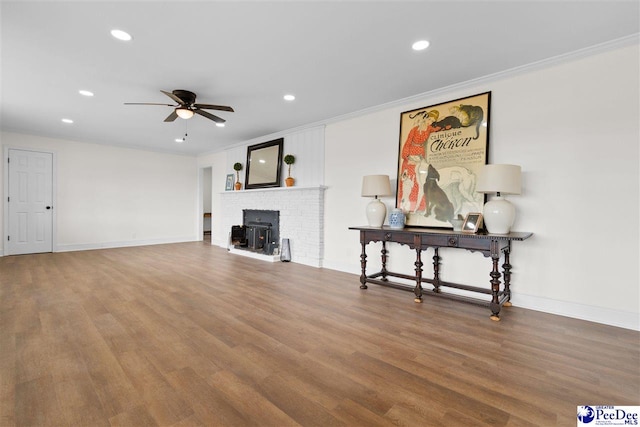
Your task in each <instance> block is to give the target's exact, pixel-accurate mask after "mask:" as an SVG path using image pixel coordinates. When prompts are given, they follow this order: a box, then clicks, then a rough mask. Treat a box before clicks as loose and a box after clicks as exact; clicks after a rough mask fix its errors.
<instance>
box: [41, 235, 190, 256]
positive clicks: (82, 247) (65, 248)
mask: <svg viewBox="0 0 640 427" xmlns="http://www.w3.org/2000/svg"><path fill="white" fill-rule="evenodd" d="M198 240H199V239H198V238H197V237H196V236H184V237H171V238H166V239H148V240H129V241H121V242H98V243H80V244H74V245H57V246H56V248H55V249H54V250H53V251H54V252H74V251H90V250H94V249H113V248H124V247H130V246H148V245H163V244H167V243H184V242H197V241H198Z"/></svg>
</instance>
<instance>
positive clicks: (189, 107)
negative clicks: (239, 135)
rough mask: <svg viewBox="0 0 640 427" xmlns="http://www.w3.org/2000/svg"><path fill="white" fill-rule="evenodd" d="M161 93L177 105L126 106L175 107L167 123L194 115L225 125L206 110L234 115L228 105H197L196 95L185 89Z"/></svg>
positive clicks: (133, 103) (148, 103) (127, 103)
mask: <svg viewBox="0 0 640 427" xmlns="http://www.w3.org/2000/svg"><path fill="white" fill-rule="evenodd" d="M160 92H162V93H164V94H165V95H167V96H168V97H169V98H171V99H172V100H174V101H175V102H176V103H177V105H173V104H157V103H153V102H125V105H163V106H167V107H173V108H174V110H173V111H172V112H171V114H169V115H168V116H167V118H166V119H164V121H165V122H172V121H174V120H175V119H177V118H178V117H180V118H182V119H185V120H187V119H190V118H191V117H193V115H194V114H197V115H199V116H202V117H205V118H207V119H209V120H213V121H214V122H216V124H223V123H224V122H225V121H226V120H225V119H223V118H221V117H218V116H216V115H214V114H211V113H209V112H208V111H204V110H219V111H228V112H230V113H233V108H231V107H228V106H226V105H213V104H196V94H195V93H193V92H191V91H188V90H183V89H176V90H174V91H172V92H167V91H164V90H161V91H160Z"/></svg>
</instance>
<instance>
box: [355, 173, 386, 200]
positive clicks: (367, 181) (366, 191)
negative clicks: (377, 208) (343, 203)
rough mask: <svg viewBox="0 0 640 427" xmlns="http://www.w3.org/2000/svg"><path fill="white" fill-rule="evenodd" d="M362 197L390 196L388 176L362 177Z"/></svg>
mask: <svg viewBox="0 0 640 427" xmlns="http://www.w3.org/2000/svg"><path fill="white" fill-rule="evenodd" d="M361 195H362V197H378V196H390V195H391V182H390V181H389V175H367V176H364V177H362V194H361Z"/></svg>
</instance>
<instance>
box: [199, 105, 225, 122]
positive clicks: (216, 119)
mask: <svg viewBox="0 0 640 427" xmlns="http://www.w3.org/2000/svg"><path fill="white" fill-rule="evenodd" d="M193 112H194V113H196V114H200V115H201V116H202V117H206V118H207V119H209V120H213V121H214V122H216V123H224V122H226V120H225V119H221V118H220V117H218V116H214V115H213V114H211V113H207V112H206V111H202V110H199V109H197V108H194V109H193Z"/></svg>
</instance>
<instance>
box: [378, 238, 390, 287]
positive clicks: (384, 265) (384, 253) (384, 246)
mask: <svg viewBox="0 0 640 427" xmlns="http://www.w3.org/2000/svg"><path fill="white" fill-rule="evenodd" d="M388 253H389V251H387V244H386V242H385V241H384V240H383V241H382V250H381V251H380V255H381V258H382V270H380V273H382V281H383V282H386V281H388V280H389V279H387V254H388Z"/></svg>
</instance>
